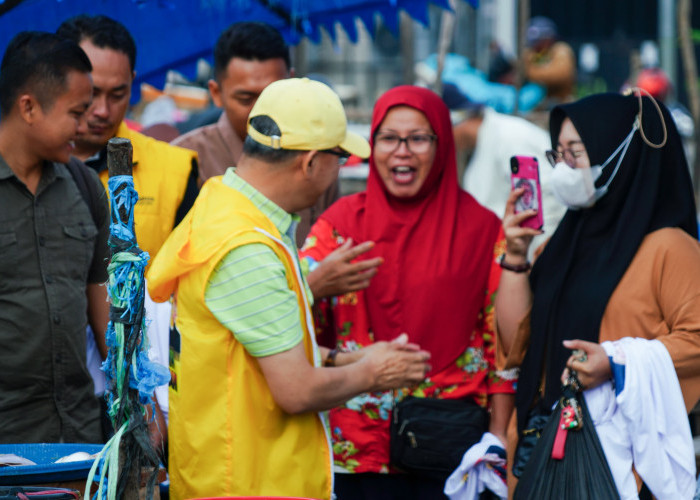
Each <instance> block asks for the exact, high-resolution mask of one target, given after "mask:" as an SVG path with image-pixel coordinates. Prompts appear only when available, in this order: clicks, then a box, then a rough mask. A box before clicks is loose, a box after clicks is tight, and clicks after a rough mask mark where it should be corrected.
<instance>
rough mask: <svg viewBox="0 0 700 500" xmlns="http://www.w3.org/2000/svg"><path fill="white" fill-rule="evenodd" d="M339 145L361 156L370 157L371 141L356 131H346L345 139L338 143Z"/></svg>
mask: <svg viewBox="0 0 700 500" xmlns="http://www.w3.org/2000/svg"><path fill="white" fill-rule="evenodd" d="M338 147H339V148H341V149H342V150H343V151H347V152H348V153H350V154H353V155H355V156H359V157H360V158H369V153H370V149H369V142H367V139H365V138H364V137H362V136H361V135H359V134H356V133H354V132H350V131H348V132H346V133H345V140H344V141H343V142H342V143H340V144H338Z"/></svg>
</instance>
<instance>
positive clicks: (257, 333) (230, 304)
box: [204, 169, 312, 357]
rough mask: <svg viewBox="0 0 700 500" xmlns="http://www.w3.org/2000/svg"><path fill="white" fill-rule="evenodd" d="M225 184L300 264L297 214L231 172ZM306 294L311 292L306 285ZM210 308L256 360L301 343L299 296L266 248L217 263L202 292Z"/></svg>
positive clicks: (243, 250)
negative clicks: (261, 218) (259, 215)
mask: <svg viewBox="0 0 700 500" xmlns="http://www.w3.org/2000/svg"><path fill="white" fill-rule="evenodd" d="M223 183H224V184H225V185H227V186H229V187H231V188H233V189H236V190H237V191H240V192H241V193H242V194H243V195H245V196H246V197H247V198H248V199H249V200H250V201H252V202H253V203H254V204H255V206H256V207H257V208H258V209H259V210H260V211H261V212H262V213H263V214H265V215H266V216H267V217H268V218H269V219H270V221H272V223H273V224H274V225H275V227H276V228H277V229H278V230H279V232H280V234H281V235H282V240H283V241H284V243H285V245H287V247H289V249H290V250H291V251H292V252H293V254H294V256H295V258H296V259H297V264H298V263H299V259H298V256H297V254H296V247H295V244H294V234H295V231H296V225H297V223H298V221H299V217H298V216H297V215H291V214H289V213H287V212H285V211H284V210H283V209H282V208H280V207H279V206H278V205H276V204H275V203H273V202H272V201H270V200H269V199H267V198H266V197H265V196H263V195H262V194H261V193H260V192H259V191H257V190H256V189H255V188H254V187H252V186H251V185H250V184H248V183H247V182H245V181H244V180H243V179H241V178H240V177H238V176H237V175H236V174H235V170H234V169H229V170H228V171H227V172H226V174H224V178H223ZM304 286H305V288H306V294H307V296H308V297H309V300H312V296H311V291H310V290H309V288H308V285H307V283H306V280H304ZM204 298H205V302H206V305H207V307H208V308H209V310H210V311H211V312H212V314H214V316H215V317H216V319H218V320H219V322H220V323H221V324H222V325H224V326H226V327H227V328H228V329H229V330H231V331H232V332H233V334H234V335H235V337H236V340H238V341H239V342H240V343H241V344H243V345H244V346H245V348H246V350H247V351H248V352H249V353H250V354H251V355H252V356H256V357H261V356H270V355H272V354H278V353H280V352H284V351H287V350H289V349H291V348H292V347H294V346H295V345H297V344H298V343H299V342H301V340H302V336H303V329H302V327H301V322H300V318H299V304H298V302H297V297H296V294H295V293H294V292H293V291H292V290H290V289H289V286H288V284H287V278H286V277H285V268H284V264H283V263H282V262H281V261H280V260H279V258H278V257H277V255H276V254H275V252H273V251H272V250H271V249H270V248H269V247H268V246H267V245H264V244H262V243H255V244H249V245H243V246H240V247H238V248H235V249H234V250H232V251H231V252H229V253H228V254H226V256H225V257H224V258H223V259H222V260H221V262H219V264H217V266H216V268H215V269H214V271H213V272H212V275H211V277H210V279H209V284H208V285H207V288H206V291H205V293H204Z"/></svg>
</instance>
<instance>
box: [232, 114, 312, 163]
mask: <svg viewBox="0 0 700 500" xmlns="http://www.w3.org/2000/svg"><path fill="white" fill-rule="evenodd" d="M250 126H251V127H253V128H254V129H255V130H257V131H258V132H260V133H261V134H263V135H265V136H267V137H271V136H273V135H277V136H279V135H280V134H281V132H280V128H279V127H278V126H277V123H275V121H274V120H273V119H272V118H270V117H269V116H265V115H260V116H254V117H253V118H251V119H250ZM302 152H303V151H296V150H291V149H274V148H271V147H270V146H265V145H264V144H260V143H259V142H256V141H255V140H254V139H253V138H252V137H250V135H249V136H248V137H246V138H245V141H243V153H244V154H246V155H247V156H250V157H251V158H258V159H260V160H263V161H266V162H268V163H286V162H287V161H288V160H291V159H292V158H294V157H295V156H298V155H299V154H301V153H302Z"/></svg>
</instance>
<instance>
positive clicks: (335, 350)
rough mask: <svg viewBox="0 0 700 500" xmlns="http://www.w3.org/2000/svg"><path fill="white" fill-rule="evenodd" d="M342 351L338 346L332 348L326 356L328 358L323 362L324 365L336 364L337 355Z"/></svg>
mask: <svg viewBox="0 0 700 500" xmlns="http://www.w3.org/2000/svg"><path fill="white" fill-rule="evenodd" d="M339 352H341V351H340V349H338V348H337V347H335V348H333V349H331V350H330V351H329V352H328V356H326V360H325V361H324V362H323V366H335V357H336V356H337V355H338V353H339Z"/></svg>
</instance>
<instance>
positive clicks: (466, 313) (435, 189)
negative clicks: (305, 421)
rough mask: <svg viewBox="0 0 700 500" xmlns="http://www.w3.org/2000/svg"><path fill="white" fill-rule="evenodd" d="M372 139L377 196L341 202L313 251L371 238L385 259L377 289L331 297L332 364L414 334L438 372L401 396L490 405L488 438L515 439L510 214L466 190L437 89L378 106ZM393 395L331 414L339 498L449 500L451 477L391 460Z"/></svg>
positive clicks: (313, 241)
mask: <svg viewBox="0 0 700 500" xmlns="http://www.w3.org/2000/svg"><path fill="white" fill-rule="evenodd" d="M370 143H371V145H372V156H371V158H370V174H369V178H368V180H367V190H366V191H364V192H361V193H358V194H355V195H351V196H347V197H344V198H341V199H340V200H339V201H338V202H336V203H335V204H334V205H333V206H331V207H330V208H329V209H328V210H327V211H326V212H325V213H324V214H323V215H322V216H321V217H320V219H319V220H318V221H317V222H316V224H315V225H314V227H313V228H312V230H311V233H310V235H309V237H308V238H307V241H306V245H305V247H304V250H303V251H302V255H303V256H304V257H306V258H307V259H309V260H311V261H312V265H313V262H314V261H315V262H320V261H321V260H322V259H323V258H324V257H325V256H327V255H328V254H329V253H331V252H332V251H333V250H335V249H336V248H338V247H339V246H340V245H342V244H343V243H344V242H347V241H348V240H352V241H355V242H363V241H372V242H374V247H373V248H372V249H371V250H370V251H369V252H367V253H366V254H364V255H363V256H362V258H363V259H372V258H375V257H381V258H382V259H383V263H382V265H381V266H379V268H378V271H377V274H376V275H375V276H374V277H373V278H372V281H371V284H370V286H369V287H368V288H367V289H365V290H362V291H358V292H351V293H348V294H345V295H342V296H339V297H334V298H333V299H331V304H330V314H329V315H328V317H327V318H325V319H326V325H327V326H329V327H331V328H334V335H335V338H336V342H337V343H336V346H337V348H338V350H339V354H337V356H335V355H334V353H333V352H332V353H331V356H330V358H331V359H330V360H327V361H330V362H331V363H335V364H342V363H343V357H345V356H350V355H347V354H343V351H354V350H357V349H358V348H360V347H363V346H367V345H370V344H372V343H373V342H375V341H378V340H388V341H390V340H392V339H395V338H396V337H397V336H398V335H400V334H401V333H404V332H405V333H407V334H408V337H409V340H410V341H411V342H415V343H417V344H419V345H420V346H421V347H422V348H423V349H426V350H428V351H430V352H431V364H432V370H431V372H429V373H428V376H427V378H426V379H425V381H424V382H423V383H422V384H421V385H420V386H418V387H415V388H411V389H406V390H405V391H401V393H402V396H403V395H406V394H412V395H413V396H418V397H432V398H441V399H442V398H450V399H457V398H471V399H473V400H474V401H475V402H476V403H477V404H479V405H481V406H482V407H488V406H490V407H491V410H492V411H491V423H490V427H489V431H490V432H491V433H493V434H495V435H496V436H497V437H499V438H500V439H501V441H503V442H504V443H505V428H506V421H507V419H508V418H509V416H510V411H511V409H512V393H513V382H512V381H507V380H505V379H504V378H501V377H500V376H499V375H498V374H497V373H496V370H495V367H494V352H495V346H494V341H495V335H494V333H493V298H494V293H495V291H496V289H497V287H498V280H499V277H500V267H499V266H498V261H497V257H498V256H499V255H500V254H501V253H502V251H503V248H504V246H503V245H504V241H503V235H502V231H501V229H500V222H499V219H498V217H496V216H495V215H494V214H493V213H492V212H490V211H488V210H487V209H485V208H484V207H482V206H481V205H479V204H478V203H477V202H476V201H475V200H474V198H472V196H470V195H469V194H467V193H466V192H464V191H462V190H461V189H460V188H459V186H458V183H457V169H456V163H455V151H454V143H453V137H452V126H451V123H450V118H449V111H448V109H447V107H446V106H445V105H444V104H443V102H442V100H441V99H440V98H439V97H438V96H437V95H436V94H435V93H433V92H432V91H430V90H427V89H423V88H419V87H412V86H402V87H397V88H394V89H392V90H390V91H388V92H386V93H385V94H384V95H383V96H382V97H381V98H380V99H379V100H378V101H377V103H376V105H375V108H374V113H373V117H372V127H371V139H370ZM320 324H323V323H320ZM501 375H503V374H501ZM393 399H394V394H392V393H391V392H387V393H371V394H364V395H361V396H359V397H357V398H354V399H353V400H351V401H349V402H348V403H347V404H345V405H344V406H341V407H339V408H336V409H334V410H332V411H331V414H330V419H331V430H332V434H333V435H332V438H333V450H334V454H335V456H334V461H335V465H336V471H337V472H338V473H336V489H335V491H336V494H337V495H338V499H339V500H347V499H352V500H355V499H363V498H365V499H367V498H381V499H391V498H397V499H398V498H400V499H410V498H426V499H431V500H432V499H437V498H441V497H442V498H445V497H444V496H443V494H442V489H443V486H444V481H439V480H437V481H436V480H431V479H425V478H421V477H419V476H416V475H409V474H399V473H396V472H398V471H396V470H395V469H394V468H393V467H392V466H391V465H390V463H389V428H390V415H391V408H392V402H393Z"/></svg>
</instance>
